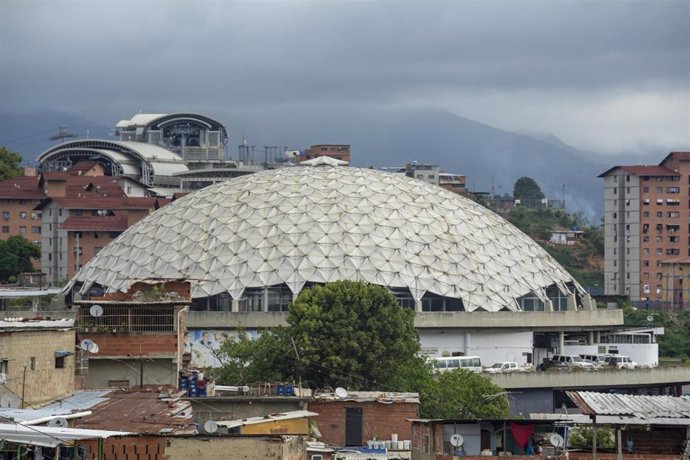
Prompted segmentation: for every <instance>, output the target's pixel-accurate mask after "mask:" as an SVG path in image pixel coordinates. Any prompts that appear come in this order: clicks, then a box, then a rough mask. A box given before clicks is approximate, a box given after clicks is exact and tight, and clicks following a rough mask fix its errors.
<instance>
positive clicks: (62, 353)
mask: <svg viewBox="0 0 690 460" xmlns="http://www.w3.org/2000/svg"><path fill="white" fill-rule="evenodd" d="M0 381H1V382H2V385H0V395H2V396H5V395H7V396H10V397H11V395H14V397H15V398H16V399H15V401H18V403H17V405H18V406H19V407H26V408H29V407H33V406H40V405H42V404H46V403H48V402H51V401H54V400H55V399H58V398H62V397H65V396H68V395H70V394H71V393H72V392H73V391H74V320H67V319H65V320H52V321H49V320H22V321H13V320H12V321H10V320H7V319H5V320H3V321H0ZM22 399H24V402H23V404H22V402H21V400H22Z"/></svg>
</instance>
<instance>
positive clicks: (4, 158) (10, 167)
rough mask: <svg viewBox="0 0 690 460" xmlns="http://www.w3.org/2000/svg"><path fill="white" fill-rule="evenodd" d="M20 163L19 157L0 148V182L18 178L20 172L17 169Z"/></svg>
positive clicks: (20, 158)
mask: <svg viewBox="0 0 690 460" xmlns="http://www.w3.org/2000/svg"><path fill="white" fill-rule="evenodd" d="M21 161H22V157H21V155H19V154H18V153H15V152H10V151H9V150H7V149H6V148H5V147H0V180H5V179H9V178H10V177H15V176H19V175H20V174H21V172H22V171H21V168H20V167H19V164H20V163H21Z"/></svg>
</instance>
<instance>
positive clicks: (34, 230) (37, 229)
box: [31, 225, 41, 233]
mask: <svg viewBox="0 0 690 460" xmlns="http://www.w3.org/2000/svg"><path fill="white" fill-rule="evenodd" d="M31 233H41V226H40V225H34V226H32V227H31Z"/></svg>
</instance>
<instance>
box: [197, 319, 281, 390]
mask: <svg viewBox="0 0 690 460" xmlns="http://www.w3.org/2000/svg"><path fill="white" fill-rule="evenodd" d="M282 332H283V330H282V329H279V330H277V331H264V332H263V333H262V334H261V335H259V336H258V337H257V338H256V339H252V338H251V337H250V336H249V334H247V332H246V330H244V329H240V330H239V331H238V333H237V336H236V337H235V338H232V339H229V340H226V341H225V342H224V343H222V344H221V346H220V348H219V350H218V352H217V353H216V356H217V357H218V359H219V360H220V362H221V363H222V366H221V367H219V368H209V369H207V374H208V375H210V376H211V377H213V378H214V379H216V380H217V381H218V383H220V384H227V385H248V384H251V383H255V382H271V381H279V380H285V378H286V374H287V375H289V374H290V372H289V367H288V372H284V371H285V369H286V368H285V366H284V364H285V359H284V357H283V355H282V354H281V353H280V352H279V350H281V349H282V348H283V343H285V342H286V341H285V340H284V338H283V336H284V334H283V333H282ZM288 342H289V341H288Z"/></svg>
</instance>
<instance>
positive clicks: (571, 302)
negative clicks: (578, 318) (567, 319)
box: [565, 294, 577, 311]
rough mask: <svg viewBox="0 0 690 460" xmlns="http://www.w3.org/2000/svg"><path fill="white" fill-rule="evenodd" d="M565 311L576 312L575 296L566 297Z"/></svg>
mask: <svg viewBox="0 0 690 460" xmlns="http://www.w3.org/2000/svg"><path fill="white" fill-rule="evenodd" d="M565 305H566V307H565V308H566V309H567V310H568V311H575V310H577V298H576V297H575V294H570V295H569V296H568V300H567V301H566V303H565Z"/></svg>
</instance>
